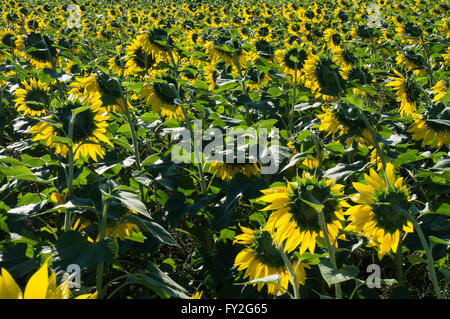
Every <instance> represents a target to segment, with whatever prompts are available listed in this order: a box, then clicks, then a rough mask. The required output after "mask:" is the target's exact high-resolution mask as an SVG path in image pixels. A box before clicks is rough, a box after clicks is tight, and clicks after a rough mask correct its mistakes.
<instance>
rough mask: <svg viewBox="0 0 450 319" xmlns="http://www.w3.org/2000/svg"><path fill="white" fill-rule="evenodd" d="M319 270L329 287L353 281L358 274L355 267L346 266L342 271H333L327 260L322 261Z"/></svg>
mask: <svg viewBox="0 0 450 319" xmlns="http://www.w3.org/2000/svg"><path fill="white" fill-rule="evenodd" d="M319 270H320V273H321V274H322V277H323V279H324V280H325V281H326V282H327V284H328V285H329V286H331V285H334V284H337V283H341V282H344V281H347V280H351V279H354V278H356V276H357V275H358V272H359V270H358V268H357V267H355V266H346V267H344V268H343V269H340V270H335V269H334V268H333V265H332V264H331V262H330V261H329V260H322V261H321V262H320V263H319Z"/></svg>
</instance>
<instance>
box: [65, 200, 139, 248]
mask: <svg viewBox="0 0 450 319" xmlns="http://www.w3.org/2000/svg"><path fill="white" fill-rule="evenodd" d="M133 214H137V213H136V212H135V211H133V210H130V209H126V208H124V207H123V206H122V205H121V203H120V202H119V201H118V200H116V199H112V200H110V201H109V207H108V220H107V223H106V227H105V236H106V237H111V238H112V239H113V240H114V241H115V242H117V241H118V239H120V240H121V241H125V240H126V239H127V238H129V237H131V236H132V234H133V232H140V229H139V227H138V226H137V225H135V224H133V223H129V222H125V219H126V218H127V217H129V216H132V215H133ZM73 228H74V229H75V230H77V231H78V232H80V233H81V234H83V236H85V237H86V239H87V240H88V241H90V242H98V241H99V240H100V234H99V227H98V224H97V223H96V222H95V221H94V220H92V219H89V218H85V217H84V216H81V217H80V218H78V219H77V220H76V221H75V223H74V225H73Z"/></svg>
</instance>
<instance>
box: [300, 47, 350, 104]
mask: <svg viewBox="0 0 450 319" xmlns="http://www.w3.org/2000/svg"><path fill="white" fill-rule="evenodd" d="M304 72H305V77H304V85H305V86H306V87H307V88H309V89H310V90H311V92H312V93H313V94H315V97H316V98H320V97H322V99H324V100H325V101H334V100H336V99H337V97H339V96H340V95H341V94H342V92H344V90H345V80H344V79H343V77H342V74H341V73H342V70H341V69H340V68H339V66H338V65H337V64H336V63H335V62H334V61H333V60H332V59H331V58H330V57H328V56H317V55H314V54H311V55H310V56H309V58H308V60H306V62H305V66H304Z"/></svg>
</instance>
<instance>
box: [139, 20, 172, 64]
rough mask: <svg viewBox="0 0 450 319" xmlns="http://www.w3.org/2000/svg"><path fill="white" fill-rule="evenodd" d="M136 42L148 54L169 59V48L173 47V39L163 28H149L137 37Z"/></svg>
mask: <svg viewBox="0 0 450 319" xmlns="http://www.w3.org/2000/svg"><path fill="white" fill-rule="evenodd" d="M138 42H139V43H140V44H141V45H142V48H143V50H144V52H145V53H147V54H148V55H151V56H152V57H159V58H160V59H161V60H164V61H169V50H170V49H171V48H172V47H173V45H174V41H173V38H172V37H171V36H170V35H169V34H168V33H167V30H165V29H164V28H160V27H156V28H153V29H151V30H149V31H148V32H146V33H144V34H142V35H141V36H140V37H138ZM172 53H173V54H174V53H175V52H172Z"/></svg>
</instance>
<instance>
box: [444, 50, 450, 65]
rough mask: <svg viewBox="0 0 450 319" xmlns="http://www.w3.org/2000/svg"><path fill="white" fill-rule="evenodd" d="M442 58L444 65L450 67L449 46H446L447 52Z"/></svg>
mask: <svg viewBox="0 0 450 319" xmlns="http://www.w3.org/2000/svg"><path fill="white" fill-rule="evenodd" d="M443 58H444V64H445V66H446V67H448V68H450V47H448V48H447V52H446V53H445V54H444V55H443Z"/></svg>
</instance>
